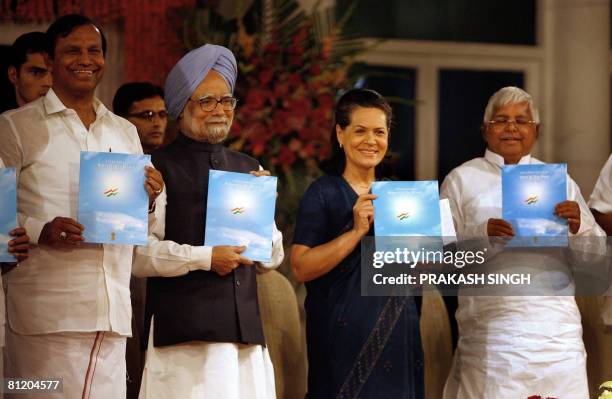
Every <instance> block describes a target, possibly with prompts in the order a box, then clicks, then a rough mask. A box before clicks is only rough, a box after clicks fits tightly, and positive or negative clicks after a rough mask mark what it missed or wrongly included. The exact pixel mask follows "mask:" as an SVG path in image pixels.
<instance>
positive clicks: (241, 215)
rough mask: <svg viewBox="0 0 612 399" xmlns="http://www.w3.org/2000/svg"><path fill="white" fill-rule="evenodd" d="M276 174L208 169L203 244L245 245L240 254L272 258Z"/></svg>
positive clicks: (252, 257) (256, 258) (253, 258)
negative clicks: (253, 173) (254, 173)
mask: <svg viewBox="0 0 612 399" xmlns="http://www.w3.org/2000/svg"><path fill="white" fill-rule="evenodd" d="M276 184H277V178H276V177H273V176H260V177H257V176H253V175H250V174H246V173H234V172H224V171H220V170H211V171H210V172H209V174H208V202H207V204H208V205H207V208H206V229H205V233H204V235H205V239H204V245H207V246H217V245H237V246H241V245H245V246H246V247H247V249H246V251H244V252H243V253H242V256H244V257H246V258H249V259H251V260H253V261H258V262H270V261H271V259H272V233H273V228H274V207H275V206H276Z"/></svg>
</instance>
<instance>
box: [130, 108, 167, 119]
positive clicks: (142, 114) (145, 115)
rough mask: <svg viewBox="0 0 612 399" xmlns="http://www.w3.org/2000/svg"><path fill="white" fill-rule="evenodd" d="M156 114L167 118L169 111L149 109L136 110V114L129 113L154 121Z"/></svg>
mask: <svg viewBox="0 0 612 399" xmlns="http://www.w3.org/2000/svg"><path fill="white" fill-rule="evenodd" d="M155 115H157V116H158V117H159V119H167V118H168V111H166V110H162V111H157V112H155V111H151V110H147V111H142V112H136V113H134V114H128V117H130V118H138V119H146V120H148V121H152V120H153V119H154V118H155Z"/></svg>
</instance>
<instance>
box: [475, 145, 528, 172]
mask: <svg viewBox="0 0 612 399" xmlns="http://www.w3.org/2000/svg"><path fill="white" fill-rule="evenodd" d="M484 157H485V159H486V160H487V161H489V162H491V163H492V164H493V165H495V166H497V167H499V168H501V167H502V166H504V165H505V164H506V163H505V162H504V157H502V156H501V155H499V154H497V153H495V152H493V151H491V150H489V149H488V148H487V149H486V151H485V156H484ZM529 163H531V154H527V155H525V156H524V157H522V158H521V159H520V161H519V164H529Z"/></svg>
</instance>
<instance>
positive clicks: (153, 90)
mask: <svg viewBox="0 0 612 399" xmlns="http://www.w3.org/2000/svg"><path fill="white" fill-rule="evenodd" d="M113 112H114V113H115V114H117V115H119V116H121V117H123V118H125V119H127V120H128V121H130V122H132V124H134V126H136V130H137V131H138V136H139V137H140V144H142V150H143V151H144V153H145V154H150V153H152V152H153V151H155V150H156V149H158V148H159V147H161V146H162V144H163V142H164V137H165V135H166V127H167V125H168V111H167V110H166V103H165V102H164V90H163V89H162V88H161V87H159V86H156V85H154V84H152V83H149V82H129V83H125V84H123V85H122V86H121V87H119V89H118V90H117V92H116V93H115V97H114V98H113ZM146 290H147V279H146V278H140V277H136V276H132V278H131V279H130V299H131V301H132V336H131V337H130V338H128V340H127V345H126V355H125V359H126V368H127V399H132V398H133V399H136V398H137V397H138V391H139V390H140V381H141V379H142V370H143V368H144V361H145V358H144V355H145V352H144V347H143V346H142V344H141V343H142V334H143V330H144V305H145V300H146Z"/></svg>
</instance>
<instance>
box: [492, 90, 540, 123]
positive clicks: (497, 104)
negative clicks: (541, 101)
mask: <svg viewBox="0 0 612 399" xmlns="http://www.w3.org/2000/svg"><path fill="white" fill-rule="evenodd" d="M523 102H527V104H528V105H529V110H530V111H531V116H532V117H533V120H534V121H535V123H536V124H538V125H539V124H540V113H539V112H538V108H537V107H536V106H535V105H534V104H533V99H532V98H531V96H530V95H529V94H528V93H527V92H526V91H525V90H523V89H519V88H518V87H514V86H506V87H503V88H501V89H499V90H498V91H496V92H495V93H494V94H493V95H492V96H491V98H490V99H489V103H488V104H487V108H485V113H484V118H483V122H484V124H485V125H486V124H487V122H489V121H490V120H491V119H492V118H493V115H494V114H495V113H496V112H497V110H498V109H500V108H501V107H503V106H504V105H507V104H514V103H523Z"/></svg>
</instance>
